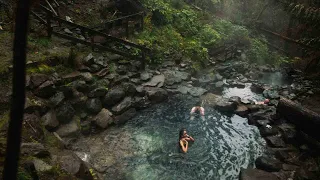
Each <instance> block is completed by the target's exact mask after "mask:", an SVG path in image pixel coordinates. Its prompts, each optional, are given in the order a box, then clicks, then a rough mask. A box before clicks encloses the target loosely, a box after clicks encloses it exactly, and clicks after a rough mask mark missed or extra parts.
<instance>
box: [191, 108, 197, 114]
mask: <svg viewBox="0 0 320 180" xmlns="http://www.w3.org/2000/svg"><path fill="white" fill-rule="evenodd" d="M196 110H197V108H196V107H193V108H192V109H191V111H190V114H191V115H192V114H194V113H195V112H196Z"/></svg>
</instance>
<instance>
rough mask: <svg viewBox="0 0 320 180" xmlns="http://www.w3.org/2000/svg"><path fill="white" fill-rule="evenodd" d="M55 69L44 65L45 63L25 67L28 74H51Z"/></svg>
mask: <svg viewBox="0 0 320 180" xmlns="http://www.w3.org/2000/svg"><path fill="white" fill-rule="evenodd" d="M54 71H55V69H54V68H52V67H50V66H48V65H46V64H40V65H39V66H37V67H31V68H28V69H27V73H28V74H33V73H41V74H51V73H53V72H54Z"/></svg>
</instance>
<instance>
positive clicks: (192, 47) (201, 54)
mask: <svg viewBox="0 0 320 180" xmlns="http://www.w3.org/2000/svg"><path fill="white" fill-rule="evenodd" d="M143 3H144V5H145V6H146V7H147V8H149V9H151V11H152V12H153V14H152V15H151V14H150V15H148V16H147V17H146V18H145V20H144V22H145V30H144V31H143V32H142V33H140V34H139V35H138V37H137V38H136V39H137V43H138V44H142V45H145V46H147V47H149V48H151V49H152V50H153V56H152V59H151V60H150V62H151V63H161V62H162V61H163V59H164V57H168V56H169V57H170V58H171V59H172V60H174V61H177V62H179V61H180V60H181V59H190V60H191V61H192V63H195V65H194V67H195V68H198V69H199V66H200V65H201V64H203V63H204V62H206V61H207V59H208V50H207V48H208V47H211V46H214V45H216V44H217V43H219V42H220V40H221V35H220V33H219V32H217V31H215V29H214V28H213V26H212V25H209V24H204V23H201V21H200V20H199V19H201V17H202V16H203V13H201V12H197V11H195V10H194V9H192V8H190V6H186V4H185V3H184V2H183V1H178V0H153V1H147V0H144V1H143ZM155 17H156V18H155Z"/></svg>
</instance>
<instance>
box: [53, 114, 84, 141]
mask: <svg viewBox="0 0 320 180" xmlns="http://www.w3.org/2000/svg"><path fill="white" fill-rule="evenodd" d="M79 132H80V128H79V127H78V123H77V118H73V120H72V121H71V122H69V123H68V124H62V125H60V127H59V129H58V130H57V131H56V133H57V134H58V135H59V136H60V137H77V136H78V135H79Z"/></svg>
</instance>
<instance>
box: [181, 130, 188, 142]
mask: <svg viewBox="0 0 320 180" xmlns="http://www.w3.org/2000/svg"><path fill="white" fill-rule="evenodd" d="M184 131H187V129H186V128H181V129H180V131H179V141H180V139H181V138H182V136H183V132H184Z"/></svg>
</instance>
